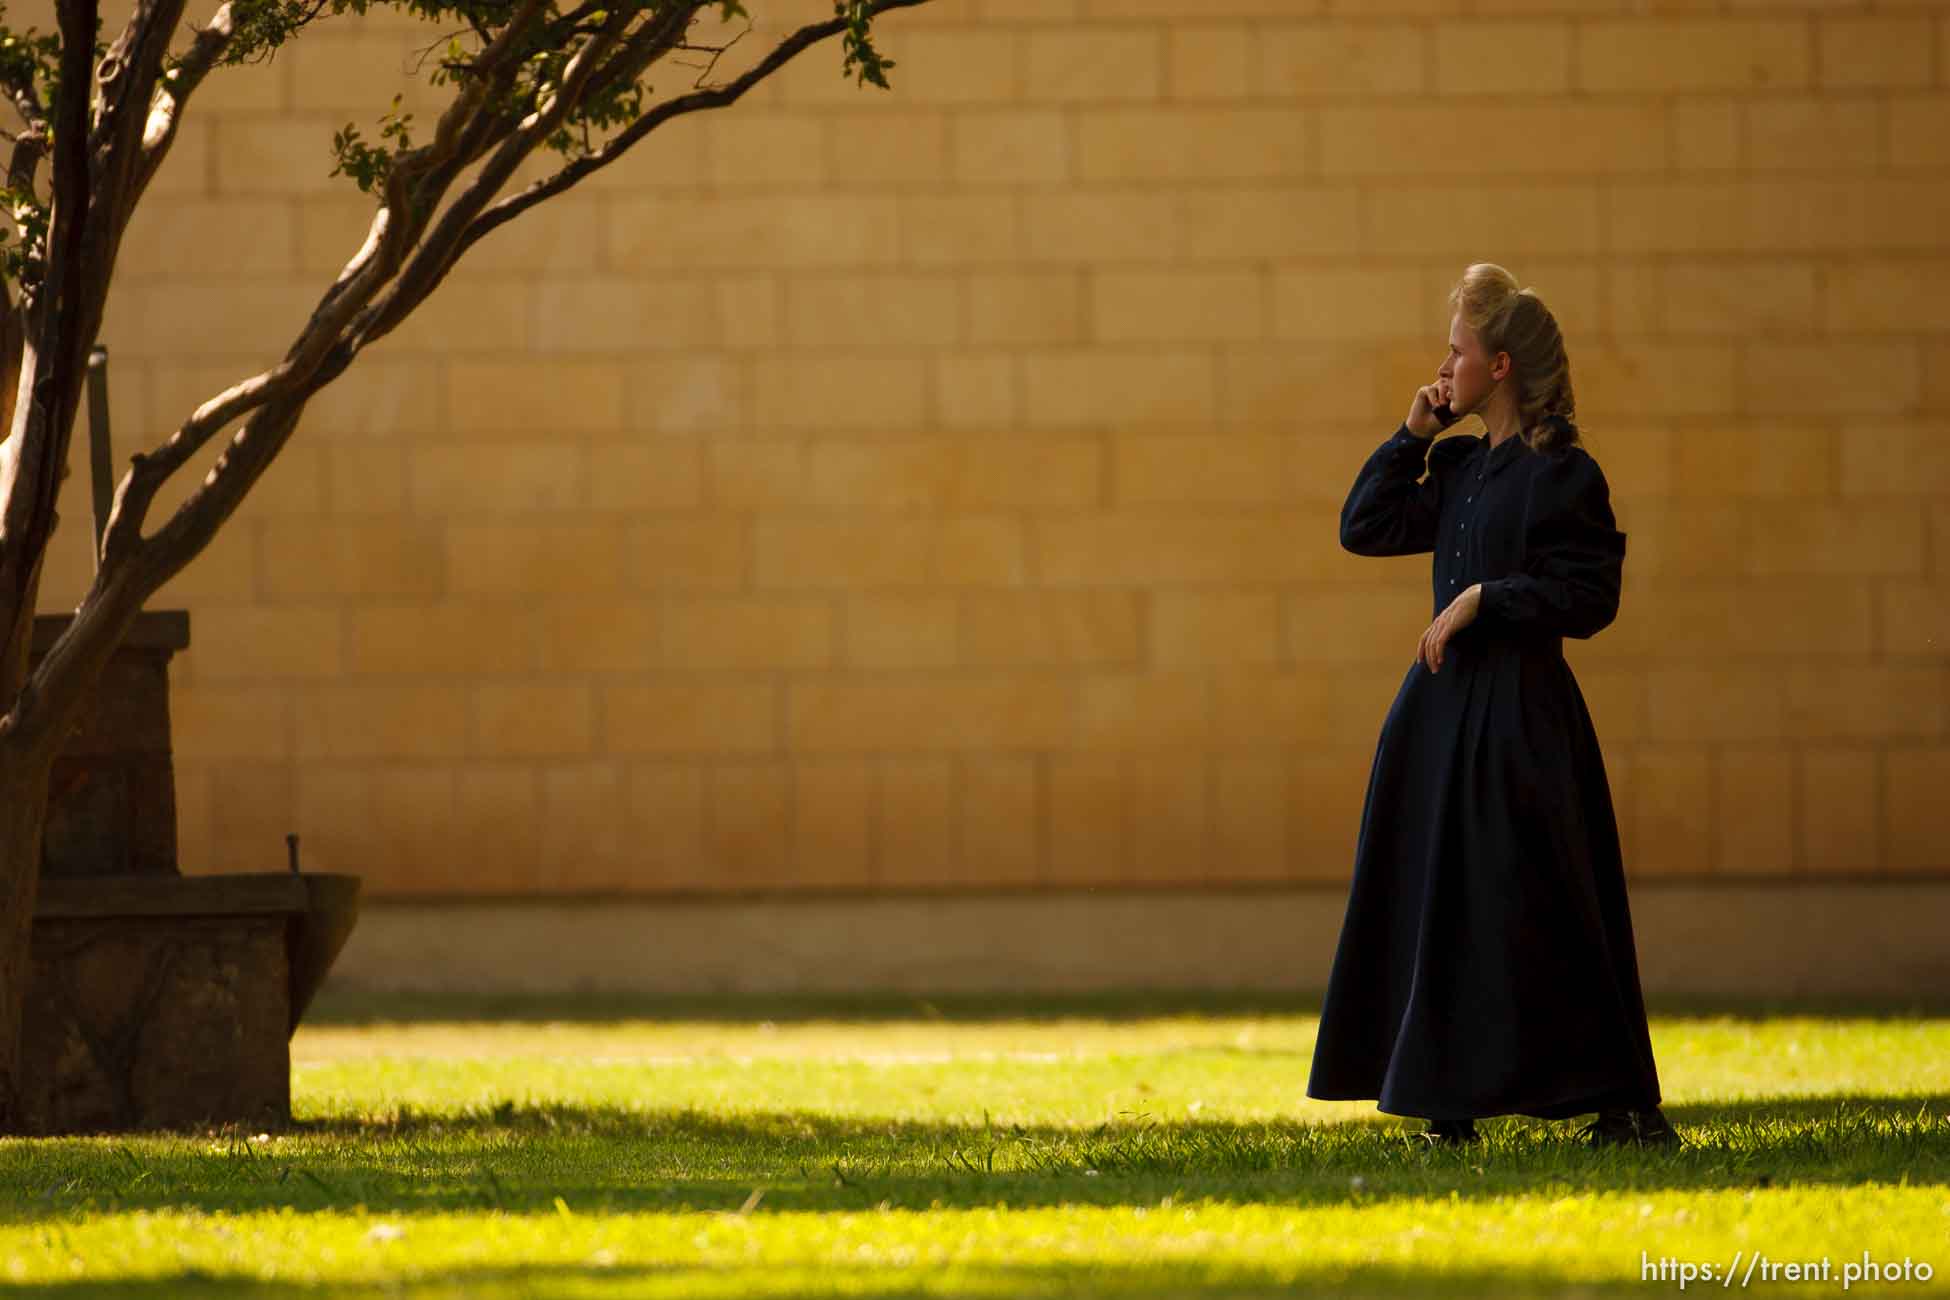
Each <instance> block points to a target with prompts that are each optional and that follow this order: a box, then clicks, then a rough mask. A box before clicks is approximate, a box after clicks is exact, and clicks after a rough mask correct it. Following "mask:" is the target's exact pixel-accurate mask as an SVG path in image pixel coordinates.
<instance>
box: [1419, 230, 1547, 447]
mask: <svg viewBox="0 0 1950 1300" xmlns="http://www.w3.org/2000/svg"><path fill="white" fill-rule="evenodd" d="M1449 306H1450V308H1451V310H1453V311H1455V312H1456V313H1457V314H1459V315H1460V316H1461V317H1462V323H1463V324H1464V325H1467V326H1468V327H1469V328H1470V330H1471V332H1473V333H1474V334H1475V335H1476V337H1477V338H1478V339H1480V340H1482V343H1483V348H1484V350H1485V351H1487V352H1488V353H1489V354H1490V356H1491V357H1492V358H1494V357H1495V356H1496V354H1497V353H1499V352H1507V353H1509V354H1510V365H1511V368H1512V370H1513V371H1514V372H1515V374H1514V378H1515V379H1516V381H1517V392H1518V394H1519V396H1518V399H1517V418H1518V421H1519V424H1520V425H1521V427H1522V429H1523V439H1524V442H1525V443H1527V444H1528V445H1529V446H1530V448H1531V450H1533V451H1548V450H1550V449H1552V448H1555V447H1568V446H1571V445H1573V444H1575V443H1576V442H1577V441H1578V430H1577V428H1576V426H1575V425H1574V424H1573V423H1572V421H1573V420H1574V419H1575V418H1576V416H1577V400H1576V398H1575V397H1574V396H1573V394H1572V392H1571V361H1570V358H1569V357H1567V356H1565V354H1564V335H1563V333H1562V332H1561V331H1560V330H1559V329H1558V328H1557V318H1556V317H1555V316H1553V315H1551V309H1550V308H1548V307H1546V306H1545V305H1544V300H1543V299H1542V298H1539V297H1538V296H1537V291H1536V290H1535V289H1519V288H1518V287H1517V277H1516V276H1514V275H1511V274H1510V273H1509V272H1508V271H1506V270H1504V269H1503V268H1502V267H1500V266H1498V265H1497V264H1496V263H1494V262H1477V263H1474V264H1473V265H1471V266H1470V267H1469V268H1468V269H1467V270H1465V271H1464V272H1463V274H1462V279H1460V280H1458V281H1456V284H1455V287H1454V288H1452V289H1450V290H1449Z"/></svg>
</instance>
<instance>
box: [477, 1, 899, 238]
mask: <svg viewBox="0 0 1950 1300" xmlns="http://www.w3.org/2000/svg"><path fill="white" fill-rule="evenodd" d="M926 3H927V0H876V3H875V4H874V5H873V8H872V11H871V13H870V14H869V17H878V16H879V15H880V14H882V13H884V12H886V11H888V10H890V9H909V8H912V7H914V6H915V5H920V4H926ZM846 27H847V23H846V20H845V19H844V18H835V19H832V20H829V21H827V22H821V23H812V24H809V25H808V26H805V27H801V28H800V29H799V30H798V31H796V32H794V33H793V34H792V35H790V36H788V37H786V38H785V39H784V40H782V41H780V42H779V44H778V46H777V47H776V48H774V49H773V51H772V52H771V53H770V54H768V55H766V56H765V58H764V59H762V60H761V61H760V62H759V63H757V64H756V65H754V66H753V67H751V68H749V69H747V70H746V71H745V73H744V75H742V76H740V77H738V78H737V79H736V80H734V81H731V82H728V83H726V84H725V85H723V86H714V87H712V88H711V89H709V90H699V91H693V92H692V93H691V94H688V95H680V96H678V97H677V98H676V99H670V100H665V101H664V102H663V103H661V104H659V105H657V106H656V107H655V108H653V109H651V110H650V111H649V112H648V113H645V114H644V115H643V116H642V117H640V118H638V119H637V120H636V121H635V122H632V123H631V124H630V125H629V126H628V127H627V128H625V129H624V130H622V131H620V132H618V133H617V135H616V137H615V138H614V139H612V140H610V141H609V142H608V143H607V144H605V145H604V146H603V147H602V148H601V149H599V150H597V151H596V152H595V153H593V154H590V155H588V156H587V157H584V158H578V159H577V160H576V161H574V162H572V163H570V164H569V165H568V166H566V167H564V168H562V170H560V171H558V172H556V173H555V175H553V176H550V177H547V178H545V179H543V180H539V181H536V182H535V183H534V184H533V185H530V186H528V188H526V189H524V190H522V191H521V193H519V194H511V195H509V196H508V197H507V198H505V199H503V200H502V201H501V202H499V203H497V204H495V205H494V206H493V207H491V208H489V209H488V210H487V211H486V212H484V213H482V214H481V216H480V217H479V219H477V220H476V221H475V222H474V223H473V224H472V225H471V226H469V227H468V228H467V230H466V232H465V233H464V234H463V235H462V236H461V238H460V243H459V245H458V247H456V248H455V249H454V252H453V258H454V259H458V258H459V257H460V255H461V254H462V253H464V252H466V251H467V250H468V249H469V248H470V247H472V246H473V244H474V242H475V241H476V240H478V239H480V238H481V237H482V236H483V235H486V234H487V233H488V232H489V231H492V230H494V229H495V228H496V227H497V226H501V225H503V224H505V223H507V222H509V221H512V220H514V219H515V218H516V217H518V216H520V215H521V214H522V213H524V212H526V211H527V210H528V209H530V208H532V207H534V206H535V205H536V204H537V203H540V202H541V201H542V200H543V199H548V198H553V197H554V196H555V195H557V194H560V193H562V192H563V191H564V190H567V189H570V188H572V187H573V186H575V185H576V184H577V183H578V182H579V181H581V180H583V179H584V178H585V177H587V176H589V175H590V174H591V173H593V172H597V171H600V170H602V169H603V168H604V167H607V166H608V165H609V164H611V163H613V162H615V161H616V160H617V159H618V158H620V157H622V156H623V155H624V154H625V153H627V152H629V150H630V147H631V146H633V145H634V144H636V142H637V141H639V140H641V139H642V138H643V137H644V136H646V135H648V134H650V132H652V131H654V130H656V129H657V128H658V127H659V126H661V125H663V124H664V123H665V122H667V121H669V120H670V119H671V118H673V117H676V116H678V115H679V114H682V113H694V112H697V111H698V110H700V109H707V108H725V107H728V106H729V105H731V104H734V103H736V102H737V101H738V98H739V97H740V96H741V95H743V94H744V93H745V92H746V91H747V90H750V89H751V88H752V87H753V86H755V85H757V84H758V83H759V82H760V81H763V80H764V79H765V78H766V77H769V76H770V75H772V73H774V72H776V71H778V69H779V68H780V67H781V66H783V65H784V64H785V63H786V62H787V61H788V60H789V59H791V58H792V57H793V56H794V55H796V54H798V53H799V52H800V51H802V50H804V49H805V48H806V47H807V46H810V45H813V44H815V43H817V42H819V41H822V40H825V39H826V38H827V37H829V36H837V35H838V34H839V33H841V32H843V31H845V30H846Z"/></svg>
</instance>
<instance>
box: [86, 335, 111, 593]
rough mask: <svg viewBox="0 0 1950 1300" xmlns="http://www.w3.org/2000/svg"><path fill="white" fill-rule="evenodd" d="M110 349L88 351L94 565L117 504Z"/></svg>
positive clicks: (98, 564)
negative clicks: (110, 429)
mask: <svg viewBox="0 0 1950 1300" xmlns="http://www.w3.org/2000/svg"><path fill="white" fill-rule="evenodd" d="M110 459H111V453H110V451H109V444H108V349H107V348H104V347H99V346H98V347H95V348H93V349H92V350H90V351H89V353H88V463H89V469H90V471H91V475H92V477H93V479H94V484H95V569H96V571H97V572H99V571H100V570H101V567H102V535H103V534H104V533H106V532H107V531H108V512H109V509H110V507H112V506H113V505H114V504H115V484H114V481H113V478H112V477H111V475H112V471H111V470H110V468H109V462H110Z"/></svg>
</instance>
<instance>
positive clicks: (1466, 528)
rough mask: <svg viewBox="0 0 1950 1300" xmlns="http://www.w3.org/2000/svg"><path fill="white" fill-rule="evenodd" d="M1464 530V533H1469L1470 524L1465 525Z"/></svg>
mask: <svg viewBox="0 0 1950 1300" xmlns="http://www.w3.org/2000/svg"><path fill="white" fill-rule="evenodd" d="M1462 530H1463V531H1464V532H1465V533H1466V532H1468V531H1469V525H1468V524H1464V525H1463V526H1462Z"/></svg>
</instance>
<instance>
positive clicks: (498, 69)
mask: <svg viewBox="0 0 1950 1300" xmlns="http://www.w3.org/2000/svg"><path fill="white" fill-rule="evenodd" d="M544 3H545V0H525V3H524V5H523V7H522V9H521V10H520V12H519V13H517V14H516V16H515V17H514V18H513V19H512V20H511V21H510V22H509V24H508V26H507V27H506V28H505V29H503V31H502V33H501V36H500V38H499V39H498V40H497V41H496V42H495V43H494V44H493V45H492V46H490V47H489V49H488V50H487V51H485V52H484V54H483V56H482V60H481V63H482V66H483V67H484V69H485V71H486V72H488V73H489V74H491V75H490V76H488V77H483V78H476V79H472V80H470V81H469V82H468V83H467V84H466V85H465V86H463V88H462V90H461V92H460V93H459V94H458V95H456V96H455V97H454V100H453V102H452V103H451V104H449V105H448V106H447V109H446V111H445V112H443V113H442V114H441V118H440V122H439V125H438V126H437V127H436V128H435V133H434V140H433V142H432V143H431V144H429V145H427V146H426V147H424V148H422V149H418V150H414V151H412V153H410V154H409V155H408V156H407V157H405V158H402V159H401V160H400V162H399V163H398V164H397V165H396V166H395V167H394V168H393V170H392V172H391V173H390V174H389V175H388V177H387V184H386V199H385V203H384V204H383V205H382V206H381V207H380V209H379V211H378V212H377V213H376V214H375V215H374V217H373V222H372V226H371V229H370V230H369V231H368V233H367V236H366V242H365V245H364V246H363V247H362V248H361V249H360V250H359V252H358V253H357V254H356V255H355V256H354V257H353V259H352V261H351V262H349V263H347V264H346V267H345V269H344V270H343V271H341V272H340V273H339V277H338V279H337V280H336V281H334V282H333V284H332V287H331V288H330V289H328V290H327V291H326V293H325V295H324V297H323V299H322V300H321V301H320V303H319V305H318V307H316V308H315V309H314V310H313V312H312V315H311V317H310V319H309V320H307V321H306V323H305V326H304V328H303V329H302V330H301V331H300V332H299V335H298V338H297V339H296V340H295V341H294V342H293V343H292V345H291V347H290V348H289V349H287V351H286V352H285V356H284V359H283V360H282V361H281V362H279V364H278V365H276V366H274V367H272V368H271V369H269V370H266V371H264V372H263V373H261V374H258V375H254V376H252V377H251V378H249V379H246V380H244V381H243V382H241V383H239V384H236V385H233V386H232V387H231V388H229V389H227V390H226V391H224V392H223V393H220V394H218V395H217V396H216V397H214V398H212V399H210V400H209V401H207V402H205V403H203V404H202V405H201V406H199V407H197V409H196V410H195V411H194V412H192V413H191V415H190V418H189V419H188V420H186V421H185V422H184V423H183V425H182V426H181V427H180V428H178V429H177V431H176V432H175V433H174V434H172V435H171V436H170V438H169V440H168V441H167V442H165V443H164V444H163V445H162V446H161V447H158V448H157V449H156V450H155V451H153V452H148V453H144V454H139V455H137V456H135V457H133V458H131V461H130V465H129V472H128V474H127V475H125V476H124V478H123V480H122V482H121V484H120V485H119V486H118V487H117V490H116V494H115V502H114V505H113V507H112V508H111V509H110V511H109V517H108V523H107V526H106V528H105V529H104V532H103V538H102V567H103V568H104V569H108V568H115V567H120V566H122V565H125V564H127V563H129V562H130V559H131V557H133V556H134V555H135V553H136V552H137V551H138V549H139V548H140V547H141V546H142V544H143V543H142V526H143V523H144V522H145V521H146V520H147V518H148V514H149V508H150V506H151V505H152V504H153V503H154V501H155V497H156V493H157V492H158V491H159V490H160V489H161V487H162V485H163V484H164V483H165V482H167V481H168V480H169V478H170V477H171V476H172V475H174V474H175V473H176V471H177V470H179V469H181V468H182V467H183V465H184V464H185V463H187V462H188V461H189V459H190V458H191V457H192V456H194V455H195V454H196V453H197V452H198V451H199V450H201V449H202V448H203V447H204V445H205V444H207V443H208V442H209V440H210V439H211V438H212V437H213V436H215V434H216V433H217V431H218V430H220V429H222V428H223V427H225V426H226V425H228V424H230V423H231V422H232V421H234V420H236V419H237V418H239V417H240V416H243V415H247V414H249V413H250V412H251V411H253V410H256V409H258V408H260V407H264V406H266V405H269V404H273V403H276V402H278V401H280V400H281V399H282V398H284V397H285V396H287V395H288V394H289V393H291V392H292V391H294V390H295V389H297V388H298V387H300V386H302V385H303V384H305V383H306V382H307V381H308V379H309V377H310V376H311V374H312V372H313V371H314V370H316V369H317V368H318V366H319V364H320V362H321V360H322V359H323V357H324V355H325V353H326V352H327V350H328V349H330V348H331V347H332V346H333V345H334V344H336V343H337V342H338V341H339V338H340V335H341V334H342V333H343V331H344V329H345V326H346V323H347V322H348V321H349V320H350V319H351V318H352V317H353V315H354V314H355V313H356V312H358V311H359V310H360V309H362V308H363V307H365V306H366V305H367V304H368V303H369V302H370V301H371V299H372V297H373V295H374V294H375V293H377V292H378V291H379V289H380V287H381V286H382V285H384V284H385V282H386V281H387V280H389V279H391V278H392V277H393V276H394V275H395V274H396V273H397V272H398V269H399V265H400V263H401V261H402V260H403V259H404V257H405V254H406V250H407V249H408V248H410V247H411V246H412V244H413V243H414V242H415V240H416V239H417V238H418V234H419V228H420V227H421V226H423V225H424V221H423V220H420V219H418V218H416V217H415V216H414V215H413V213H414V210H415V208H416V206H417V205H416V203H415V198H416V197H417V196H414V195H412V194H411V193H410V190H411V189H412V186H413V183H414V181H415V179H416V178H420V177H423V176H427V175H429V174H433V175H439V174H445V175H446V176H447V180H446V182H445V184H451V183H452V176H453V175H455V174H458V172H459V170H460V168H461V167H463V166H465V165H466V161H465V155H466V154H467V152H468V150H469V149H470V148H471V147H473V144H474V140H473V136H474V134H475V133H476V131H478V124H479V121H480V119H481V117H482V115H483V110H482V104H483V102H484V101H485V99H486V98H487V96H488V94H489V93H490V90H491V89H493V88H495V87H501V86H505V85H506V83H507V82H509V81H511V80H512V79H513V77H514V75H515V71H516V69H517V67H518V63H517V59H516V57H515V56H516V55H517V54H518V52H519V49H520V46H519V40H520V36H521V34H522V32H524V31H525V30H526V29H527V28H528V27H530V26H531V25H532V24H533V23H534V22H535V21H536V20H537V19H538V18H539V16H540V14H541V13H542V11H543V7H544ZM228 9H229V6H228V5H225V7H224V10H225V12H227V11H228ZM219 16H220V18H221V17H223V14H220V15H219ZM199 39H201V38H199ZM191 84H192V85H193V84H194V82H192V83H191ZM151 122H152V124H153V122H154V116H153V114H152V116H151ZM445 184H443V185H442V186H441V188H442V189H443V190H444V188H445ZM239 436H241V434H240V435H239ZM205 486H206V487H208V486H209V485H207V484H206V485H205ZM198 491H199V493H201V492H202V491H203V489H199V490H198Z"/></svg>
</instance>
